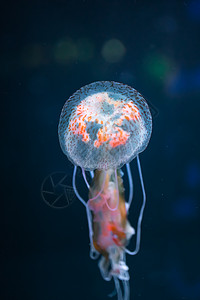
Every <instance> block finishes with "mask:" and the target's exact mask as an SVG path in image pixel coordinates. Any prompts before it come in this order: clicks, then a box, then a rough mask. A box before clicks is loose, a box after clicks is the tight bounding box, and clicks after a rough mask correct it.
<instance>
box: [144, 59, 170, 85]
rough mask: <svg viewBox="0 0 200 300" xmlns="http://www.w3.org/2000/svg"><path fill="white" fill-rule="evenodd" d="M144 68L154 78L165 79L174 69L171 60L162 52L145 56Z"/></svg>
mask: <svg viewBox="0 0 200 300" xmlns="http://www.w3.org/2000/svg"><path fill="white" fill-rule="evenodd" d="M144 68H145V70H146V72H147V73H148V74H149V75H150V76H152V77H153V78H154V79H157V80H159V81H163V80H165V79H166V77H167V76H168V74H169V72H170V71H171V69H172V64H171V62H170V60H169V59H168V58H167V57H165V56H164V55H161V54H152V55H149V56H147V57H146V58H145V60H144Z"/></svg>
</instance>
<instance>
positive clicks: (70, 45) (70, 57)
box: [55, 38, 78, 64]
mask: <svg viewBox="0 0 200 300" xmlns="http://www.w3.org/2000/svg"><path fill="white" fill-rule="evenodd" d="M77 56H78V51H77V46H76V45H75V43H74V42H73V41H72V40H71V39H70V38H65V39H63V40H61V41H59V42H58V44H57V45H56V47H55V60H56V62H58V63H60V64H68V63H70V62H72V61H74V60H75V59H77Z"/></svg>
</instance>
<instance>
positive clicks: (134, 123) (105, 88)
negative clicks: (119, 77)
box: [58, 81, 152, 170]
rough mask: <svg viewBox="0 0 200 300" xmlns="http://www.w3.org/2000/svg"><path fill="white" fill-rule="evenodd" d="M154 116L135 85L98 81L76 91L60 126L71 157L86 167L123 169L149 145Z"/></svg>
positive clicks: (59, 131) (65, 149)
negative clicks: (133, 86)
mask: <svg viewBox="0 0 200 300" xmlns="http://www.w3.org/2000/svg"><path fill="white" fill-rule="evenodd" d="M151 131H152V117H151V113H150V110H149V107H148V105H147V102H146V101H145V99H144V98H143V97H142V95H141V94H140V93H138V92H137V91H136V90H135V89H134V88H132V87H130V86H128V85H125V84H122V83H118V82H113V81H97V82H94V83H91V84H89V85H86V86H84V87H82V88H80V89H79V90H78V91H76V92H75V93H74V94H73V95H72V96H71V97H70V98H69V99H68V100H67V101H66V103H65V105H64V107H63V109H62V112H61V116H60V121H59V126H58V134H59V140H60V145H61V148H62V150H63V152H64V153H65V154H66V155H67V157H68V159H69V160H70V161H71V162H72V163H73V164H75V165H77V166H80V167H82V168H84V169H85V170H95V169H99V170H107V169H111V168H112V169H117V168H121V167H122V166H123V165H124V164H125V163H128V162H130V161H131V160H132V159H134V158H135V157H136V156H137V154H139V153H140V152H142V151H143V150H144V149H145V148H146V147H147V145H148V142H149V139H150V136H151Z"/></svg>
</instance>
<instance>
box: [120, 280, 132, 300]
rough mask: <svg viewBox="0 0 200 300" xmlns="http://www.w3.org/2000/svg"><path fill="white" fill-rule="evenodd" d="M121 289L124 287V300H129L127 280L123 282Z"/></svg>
mask: <svg viewBox="0 0 200 300" xmlns="http://www.w3.org/2000/svg"><path fill="white" fill-rule="evenodd" d="M122 283H123V287H124V300H129V299H130V286H129V281H128V280H123V281H122Z"/></svg>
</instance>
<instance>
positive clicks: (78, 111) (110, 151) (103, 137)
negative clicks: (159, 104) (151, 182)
mask: <svg viewBox="0 0 200 300" xmlns="http://www.w3.org/2000/svg"><path fill="white" fill-rule="evenodd" d="M151 131H152V118H151V114H150V111H149V108H148V105H147V103H146V101H145V100H144V98H143V97H142V96H141V94H139V93H138V92H137V91H136V90H135V89H133V88H131V87H129V86H127V85H124V84H121V83H117V82H110V81H102V82H101V81H99V82H95V83H92V84H89V85H87V86H85V87H83V88H81V89H80V90H78V91H77V92H75V93H74V94H73V95H72V96H71V97H70V98H69V100H68V101H67V102H66V103H65V105H64V107H63V109H62V113H61V116H60V122H59V130H58V132H59V139H60V145H61V148H62V150H63V152H64V153H65V154H66V155H67V157H68V158H69V160H70V161H71V162H72V163H73V164H74V165H75V167H74V174H73V187H74V190H75V193H76V195H77V197H78V198H79V200H80V201H81V202H82V203H83V204H84V206H85V208H86V212H87V217H88V225H89V237H90V244H91V252H90V256H91V257H92V258H97V257H98V255H99V254H101V255H102V257H101V259H100V261H99V268H100V271H101V274H102V276H103V278H104V279H105V280H111V279H112V278H113V279H114V282H115V287H116V291H117V294H118V300H122V299H124V300H128V299H129V285H128V282H129V273H128V266H127V265H126V260H125V254H126V253H129V254H132V255H134V254H136V253H137V252H138V251H139V247H140V235H141V221H142V216H143V211H144V207H145V202H146V196H145V190H144V184H143V179H142V173H141V167H140V162H139V156H138V154H139V153H140V152H142V151H143V150H144V149H145V148H146V147H147V145H148V142H149V139H150V136H151ZM135 157H137V163H138V170H139V175H140V180H141V187H142V191H143V203H142V206H141V210H140V216H139V218H138V224H137V234H136V249H135V250H134V251H132V252H131V251H129V250H128V249H126V246H127V244H128V242H129V240H130V238H131V236H132V235H133V234H134V233H135V230H134V229H133V228H132V227H131V225H130V224H129V221H128V220H127V215H128V210H129V207H130V204H131V201H132V198H133V184H132V176H131V172H130V166H129V162H130V161H131V160H132V159H134V158H135ZM124 164H126V168H127V173H128V178H129V189H130V191H129V199H128V201H127V202H125V197H124V187H123V180H122V172H121V170H120V168H121V167H122V166H123V165H124ZM77 166H80V167H81V168H82V173H83V177H84V179H85V182H86V184H87V187H88V189H89V200H88V201H87V202H86V201H85V200H84V199H83V198H82V197H81V196H80V195H79V193H78V191H77V189H76V185H75V176H76V169H77ZM85 170H87V171H91V172H90V173H91V177H92V178H93V179H92V184H91V185H89V184H88V182H87V180H86V176H85ZM94 170H95V173H93V171H94ZM119 280H121V281H122V283H123V287H124V294H123V295H122V291H121V288H120V283H119Z"/></svg>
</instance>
